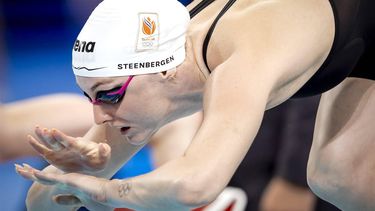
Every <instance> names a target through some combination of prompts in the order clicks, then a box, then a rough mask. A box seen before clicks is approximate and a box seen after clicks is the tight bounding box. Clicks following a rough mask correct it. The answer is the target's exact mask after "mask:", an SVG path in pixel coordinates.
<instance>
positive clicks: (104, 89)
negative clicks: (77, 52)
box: [76, 74, 169, 144]
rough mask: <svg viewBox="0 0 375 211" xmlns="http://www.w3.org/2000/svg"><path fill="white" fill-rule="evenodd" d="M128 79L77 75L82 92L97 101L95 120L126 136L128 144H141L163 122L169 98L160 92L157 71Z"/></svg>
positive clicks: (166, 114) (166, 113) (94, 105)
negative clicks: (114, 94) (115, 94)
mask: <svg viewBox="0 0 375 211" xmlns="http://www.w3.org/2000/svg"><path fill="white" fill-rule="evenodd" d="M128 79H129V77H112V78H88V77H80V76H77V78H76V80H77V83H78V85H79V86H80V88H81V89H82V91H84V92H85V95H86V96H87V97H88V98H89V99H90V101H91V102H96V103H94V104H93V108H94V109H93V111H94V119H95V123H96V124H105V123H108V124H109V125H111V126H112V127H115V128H117V129H118V130H119V131H120V132H121V134H122V135H124V136H127V137H128V139H129V141H130V143H132V144H142V143H144V142H145V141H147V140H148V139H149V138H150V137H151V135H152V134H154V133H155V132H156V131H157V130H158V129H159V128H160V127H161V126H162V125H163V122H164V121H165V119H166V117H167V116H168V108H169V101H168V100H167V98H166V97H165V96H164V95H163V87H162V85H161V83H159V82H158V80H157V74H154V75H139V76H134V77H133V79H131V81H130V82H129V80H128ZM126 82H128V84H127V85H126ZM121 88H122V90H121ZM124 89H126V90H124ZM111 93H117V94H118V95H117V96H113V95H111ZM112 96H113V97H112ZM112 98H113V99H112Z"/></svg>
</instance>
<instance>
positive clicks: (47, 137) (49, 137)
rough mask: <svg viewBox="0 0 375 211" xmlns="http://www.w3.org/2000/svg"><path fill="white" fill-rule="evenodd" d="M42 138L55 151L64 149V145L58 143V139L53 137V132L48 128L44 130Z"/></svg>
mask: <svg viewBox="0 0 375 211" xmlns="http://www.w3.org/2000/svg"><path fill="white" fill-rule="evenodd" d="M42 136H43V138H44V140H45V141H46V142H47V143H48V144H49V146H51V148H52V149H53V150H55V151H59V150H61V149H63V148H64V146H63V145H62V144H60V143H59V142H57V141H56V139H55V138H54V137H53V136H52V134H51V132H50V131H49V130H48V129H47V128H44V129H43V130H42Z"/></svg>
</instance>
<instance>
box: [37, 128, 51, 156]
mask: <svg viewBox="0 0 375 211" xmlns="http://www.w3.org/2000/svg"><path fill="white" fill-rule="evenodd" d="M35 134H36V136H37V137H38V139H39V140H40V142H42V144H44V146H46V147H47V148H49V149H51V150H52V149H53V147H52V146H51V145H50V144H49V143H48V141H47V140H45V138H44V136H43V131H42V129H41V128H40V126H39V125H37V126H36V127H35Z"/></svg>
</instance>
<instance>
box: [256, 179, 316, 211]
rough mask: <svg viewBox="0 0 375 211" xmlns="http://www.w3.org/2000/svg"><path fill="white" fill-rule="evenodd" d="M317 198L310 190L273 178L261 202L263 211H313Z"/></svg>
mask: <svg viewBox="0 0 375 211" xmlns="http://www.w3.org/2000/svg"><path fill="white" fill-rule="evenodd" d="M315 199H316V198H315V196H314V195H313V193H312V192H311V191H310V190H309V189H308V188H303V187H299V186H296V185H293V184H291V183H289V182H287V181H285V180H284V179H282V178H273V179H272V180H271V182H270V183H269V184H268V187H267V188H266V190H265V192H264V193H263V196H262V198H261V201H260V205H259V207H260V210H261V211H312V210H313V209H314V205H315Z"/></svg>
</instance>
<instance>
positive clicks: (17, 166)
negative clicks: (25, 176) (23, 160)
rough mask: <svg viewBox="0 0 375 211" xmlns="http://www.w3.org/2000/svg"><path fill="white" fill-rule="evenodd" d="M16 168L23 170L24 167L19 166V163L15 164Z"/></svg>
mask: <svg viewBox="0 0 375 211" xmlns="http://www.w3.org/2000/svg"><path fill="white" fill-rule="evenodd" d="M14 166H15V167H16V169H20V168H22V166H20V165H18V164H17V163H15V164H14Z"/></svg>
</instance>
